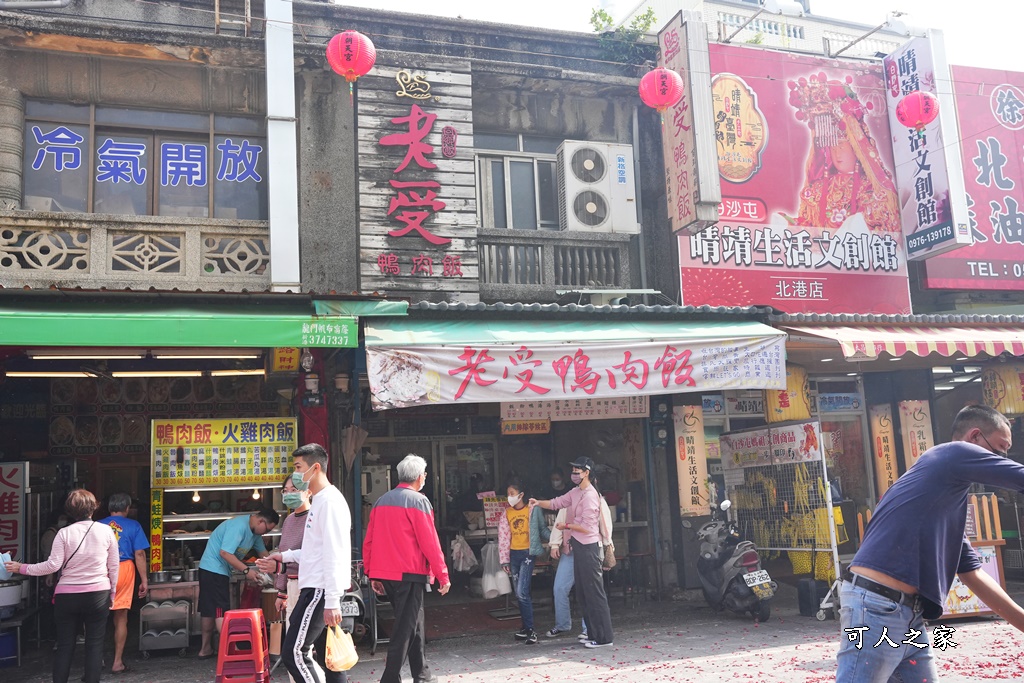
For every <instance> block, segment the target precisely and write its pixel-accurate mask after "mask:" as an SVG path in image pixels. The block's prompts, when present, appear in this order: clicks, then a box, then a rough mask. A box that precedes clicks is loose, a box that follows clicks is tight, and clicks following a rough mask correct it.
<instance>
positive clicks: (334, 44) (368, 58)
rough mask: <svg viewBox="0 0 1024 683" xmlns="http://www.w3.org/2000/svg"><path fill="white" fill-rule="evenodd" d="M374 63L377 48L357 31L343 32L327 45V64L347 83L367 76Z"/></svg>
mask: <svg viewBox="0 0 1024 683" xmlns="http://www.w3.org/2000/svg"><path fill="white" fill-rule="evenodd" d="M375 61H377V48H375V47H374V46H373V41H371V40H370V39H369V38H367V37H366V36H364V35H363V34H362V33H359V32H358V31H343V32H342V33H339V34H338V35H336V36H334V37H333V38H331V40H330V41H329V42H328V43H327V63H328V64H330V65H331V68H332V69H334V72H335V73H337V74H338V75H339V76H344V77H345V80H346V81H348V82H349V83H354V82H355V80H356V79H357V78H359V77H360V76H365V75H366V74H368V73H369V72H370V69H372V68H373V63H374V62H375Z"/></svg>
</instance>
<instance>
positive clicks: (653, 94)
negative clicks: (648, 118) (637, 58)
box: [640, 68, 683, 112]
mask: <svg viewBox="0 0 1024 683" xmlns="http://www.w3.org/2000/svg"><path fill="white" fill-rule="evenodd" d="M682 98H683V77H682V76H680V75H679V74H677V73H676V72H675V71H672V70H671V69H664V68H658V69H654V70H652V71H649V72H647V73H646V74H644V77H643V78H641V79H640V99H641V100H643V101H644V104H646V105H647V106H648V107H652V108H654V109H657V110H658V111H659V112H663V111H665V110H666V109H668V108H669V107H671V106H673V105H675V104H676V103H677V102H679V100H681V99H682Z"/></svg>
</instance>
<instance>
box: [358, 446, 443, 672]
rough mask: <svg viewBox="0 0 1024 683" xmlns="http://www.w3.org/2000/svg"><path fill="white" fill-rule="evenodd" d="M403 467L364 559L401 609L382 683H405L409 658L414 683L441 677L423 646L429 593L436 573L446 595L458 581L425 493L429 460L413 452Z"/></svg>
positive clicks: (376, 517) (373, 525) (374, 519)
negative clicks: (453, 579) (450, 574)
mask: <svg viewBox="0 0 1024 683" xmlns="http://www.w3.org/2000/svg"><path fill="white" fill-rule="evenodd" d="M397 469H398V481H399V484H398V486H396V487H395V488H394V489H392V490H391V491H388V492H387V493H385V494H384V495H383V496H381V497H380V498H379V499H378V500H377V502H376V503H374V505H373V509H372V510H370V524H369V526H368V527H367V529H366V540H365V541H363V563H364V566H365V567H366V573H367V575H368V576H369V577H370V579H371V585H372V586H373V590H374V592H375V593H377V594H378V595H387V597H388V600H389V601H390V602H391V606H392V607H393V608H394V612H395V626H394V630H393V631H392V633H391V642H390V644H389V646H388V659H387V664H385V666H384V674H383V675H382V676H381V677H380V683H401V681H402V665H403V664H405V660H406V659H408V660H409V668H410V669H411V670H412V679H413V683H431V682H432V681H434V680H436V679H435V678H434V676H433V674H431V673H430V667H429V666H427V661H426V657H425V654H424V649H423V644H424V631H425V629H424V626H423V595H424V593H425V592H426V588H427V586H429V585H430V584H432V583H433V582H434V578H435V575H436V577H437V580H438V582H439V583H440V584H441V588H440V589H439V592H440V593H441V595H444V594H446V593H447V592H448V589H449V588H451V585H452V584H451V580H450V579H449V578H448V567H447V566H446V565H445V562H444V552H443V551H442V550H441V541H440V540H439V539H438V537H437V531H436V530H435V529H434V509H433V508H432V507H431V505H430V501H429V500H427V497H426V496H424V495H423V494H422V493H420V492H419V491H420V489H422V488H423V485H424V484H425V483H426V481H427V461H426V460H424V459H423V458H421V457H420V456H418V455H414V454H412V453H410V454H409V455H407V456H405V458H403V459H402V462H400V463H398V468H397Z"/></svg>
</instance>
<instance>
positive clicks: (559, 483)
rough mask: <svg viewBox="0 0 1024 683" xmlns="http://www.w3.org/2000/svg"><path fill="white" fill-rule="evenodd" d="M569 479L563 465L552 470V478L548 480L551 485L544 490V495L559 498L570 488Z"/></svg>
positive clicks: (548, 497) (549, 497)
mask: <svg viewBox="0 0 1024 683" xmlns="http://www.w3.org/2000/svg"><path fill="white" fill-rule="evenodd" d="M568 481H569V480H568V479H567V478H566V476H565V472H564V471H562V468H561V467H556V468H555V469H553V470H551V478H550V479H549V480H548V483H549V486H548V487H547V488H546V490H544V497H545V498H547V499H551V498H558V497H559V496H561V495H562V494H564V493H565V492H566V491H568V490H569V488H568Z"/></svg>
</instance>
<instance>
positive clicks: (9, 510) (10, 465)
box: [0, 462, 28, 562]
mask: <svg viewBox="0 0 1024 683" xmlns="http://www.w3.org/2000/svg"><path fill="white" fill-rule="evenodd" d="M27 493H28V463H27V462H5V463H0V553H10V556H11V559H13V560H17V561H19V562H24V561H25V560H26V559H27V558H26V557H25V496H26V494H27Z"/></svg>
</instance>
